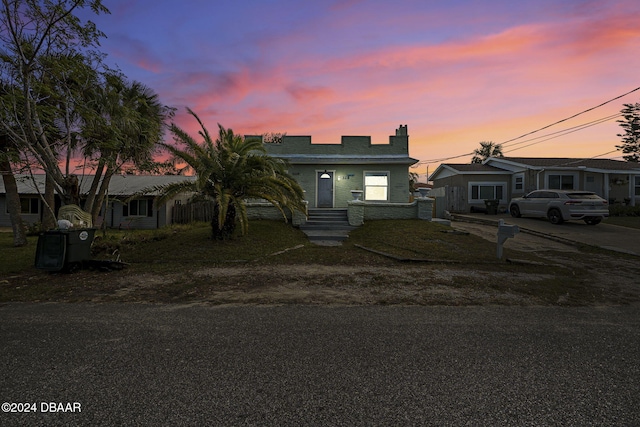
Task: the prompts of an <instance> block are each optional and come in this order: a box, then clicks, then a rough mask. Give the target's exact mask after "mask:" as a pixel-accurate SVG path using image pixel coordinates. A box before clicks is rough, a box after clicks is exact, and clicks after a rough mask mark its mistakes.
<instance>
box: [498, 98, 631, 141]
mask: <svg viewBox="0 0 640 427" xmlns="http://www.w3.org/2000/svg"><path fill="white" fill-rule="evenodd" d="M638 90H640V87H637V88H635V89H633V90H630V91H629V92H627V93H624V94H622V95H619V96H616V97H615V98H612V99H610V100H608V101H605V102H603V103H602V104H598V105H596V106H595V107H591V108H588V109H586V110H584V111H581V112H579V113H577V114H574V115H573V116H570V117H567V118H566V119H562V120H558V121H557V122H554V123H551V124H550V125H547V126H544V127H541V128H540V129H536V130H534V131H531V132H528V133H525V134H524V135H520V136H518V137H516V138H512V139H510V140H508V141H504V142H502V143H501V144H507V143H509V142H511V141H515V140H517V139H520V138H524V137H525V136H529V135H531V134H534V133H536V132H540V131H541V130H545V129H548V128H550V127H551V126H555V125H557V124H559V123H562V122H566V121H567V120H571V119H573V118H576V117H578V116H580V115H582V114H584V113H588V112H589V111H593V110H595V109H596V108H600V107H602V106H604V105H607V104H609V103H610V102H613V101H615V100H617V99H620V98H623V97H625V96H627V95H629V94H631V93H633V92H636V91H638Z"/></svg>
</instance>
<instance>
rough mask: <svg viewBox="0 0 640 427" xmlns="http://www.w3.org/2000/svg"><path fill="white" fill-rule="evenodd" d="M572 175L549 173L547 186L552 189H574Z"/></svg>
mask: <svg viewBox="0 0 640 427" xmlns="http://www.w3.org/2000/svg"><path fill="white" fill-rule="evenodd" d="M574 178H575V177H574V175H560V174H554V175H549V186H548V188H551V189H554V190H575V187H574V184H573V182H574Z"/></svg>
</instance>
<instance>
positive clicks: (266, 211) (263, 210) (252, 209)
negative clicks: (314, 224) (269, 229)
mask: <svg viewBox="0 0 640 427" xmlns="http://www.w3.org/2000/svg"><path fill="white" fill-rule="evenodd" d="M246 206H247V218H248V219H249V220H253V219H272V220H276V221H282V219H283V217H282V212H280V211H279V210H278V209H277V208H276V207H275V206H273V205H272V204H271V203H269V202H250V203H246ZM285 213H286V216H287V220H288V221H291V223H292V224H293V225H294V226H296V227H297V226H299V225H301V224H304V223H305V222H306V220H307V216H306V215H305V214H303V213H301V212H298V211H295V212H293V214H292V213H291V211H290V210H288V209H286V210H285Z"/></svg>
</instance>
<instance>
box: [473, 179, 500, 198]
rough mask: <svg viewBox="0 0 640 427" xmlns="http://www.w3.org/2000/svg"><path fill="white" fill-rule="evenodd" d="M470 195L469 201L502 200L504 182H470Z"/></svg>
mask: <svg viewBox="0 0 640 427" xmlns="http://www.w3.org/2000/svg"><path fill="white" fill-rule="evenodd" d="M470 185H471V197H470V201H476V202H477V201H481V200H493V199H497V200H504V196H505V188H506V184H505V183H489V182H488V183H470Z"/></svg>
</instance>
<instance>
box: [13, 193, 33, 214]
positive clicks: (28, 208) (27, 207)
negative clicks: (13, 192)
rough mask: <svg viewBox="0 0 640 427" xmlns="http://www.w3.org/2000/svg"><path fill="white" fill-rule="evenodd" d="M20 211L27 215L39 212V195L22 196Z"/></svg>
mask: <svg viewBox="0 0 640 427" xmlns="http://www.w3.org/2000/svg"><path fill="white" fill-rule="evenodd" d="M7 212H8V211H7ZM20 213H21V214H25V215H37V214H39V213H40V199H38V198H37V197H20Z"/></svg>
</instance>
